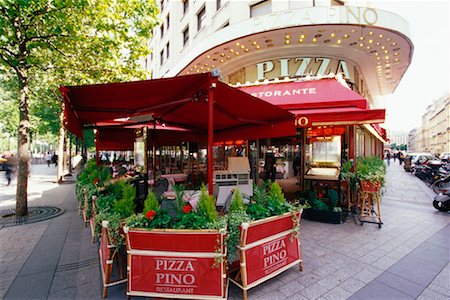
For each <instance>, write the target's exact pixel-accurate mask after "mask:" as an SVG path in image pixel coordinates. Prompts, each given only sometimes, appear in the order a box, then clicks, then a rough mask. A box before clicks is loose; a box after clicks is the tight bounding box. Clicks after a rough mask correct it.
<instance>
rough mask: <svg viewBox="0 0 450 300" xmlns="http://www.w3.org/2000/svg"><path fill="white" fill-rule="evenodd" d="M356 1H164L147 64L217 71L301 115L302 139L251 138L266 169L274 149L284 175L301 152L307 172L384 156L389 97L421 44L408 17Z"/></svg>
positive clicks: (175, 71)
mask: <svg viewBox="0 0 450 300" xmlns="http://www.w3.org/2000/svg"><path fill="white" fill-rule="evenodd" d="M354 4H355V5H353V4H352V2H351V1H219V0H217V1H189V0H185V1H161V2H160V8H161V12H160V15H159V17H160V20H161V25H160V26H159V27H158V28H155V29H154V36H153V38H152V40H151V41H150V46H151V48H152V50H153V54H152V55H151V56H150V57H148V58H147V60H146V61H145V63H146V66H147V68H148V70H149V71H151V74H152V75H151V76H152V78H162V77H172V76H180V75H188V74H197V73H207V72H213V74H216V75H219V76H220V79H221V81H222V82H225V83H227V84H229V85H232V86H234V87H237V88H239V89H241V90H243V91H246V92H248V93H250V94H252V95H253V96H255V97H258V98H261V99H263V100H265V101H268V102H270V103H271V104H275V105H277V106H279V107H282V108H284V109H287V110H289V111H290V112H291V113H293V114H294V115H295V116H296V119H295V126H296V128H297V134H296V136H286V138H279V139H265V140H253V141H248V145H249V149H250V150H249V151H250V153H249V154H250V155H252V149H253V150H254V151H253V152H254V153H253V155H254V156H257V158H258V159H259V160H260V162H259V163H258V162H257V165H259V166H260V169H259V171H261V170H262V166H263V165H264V160H265V159H266V154H267V153H272V154H274V155H275V157H276V161H277V178H286V177H289V176H293V173H294V168H293V166H292V165H293V164H294V163H295V155H296V153H303V154H302V158H301V161H302V163H301V164H300V165H301V166H300V176H303V175H306V176H308V175H307V173H308V172H310V169H311V168H314V167H331V168H332V169H333V168H338V167H339V166H341V164H342V162H343V161H348V160H352V159H356V157H360V156H369V155H379V156H382V155H383V143H386V142H387V136H386V131H385V129H384V128H383V127H382V123H384V120H385V116H386V112H385V109H384V108H385V103H384V99H383V96H385V95H388V94H391V93H393V92H394V91H395V89H396V87H397V86H398V84H399V82H400V80H401V79H402V77H403V75H404V74H405V72H406V70H407V69H408V67H409V65H410V63H411V59H412V55H413V49H414V46H413V43H412V41H411V34H410V30H409V24H408V23H407V22H406V20H404V19H403V18H402V17H401V16H399V15H397V14H394V13H392V12H388V11H384V10H380V9H377V8H374V7H371V6H369V5H366V3H365V2H364V1H357V2H354ZM236 109H239V108H238V107H236ZM278 167H279V168H278ZM256 171H257V172H258V169H257V170H256ZM320 171H324V172H325V173H327V174H331V173H333V172H334V171H333V170H328V171H326V170H323V169H322V170H320ZM329 172H331V173H329ZM280 173H281V174H280ZM312 173H314V171H313V170H311V174H312ZM333 176H334V175H333ZM300 181H302V180H300Z"/></svg>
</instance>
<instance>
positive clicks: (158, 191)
mask: <svg viewBox="0 0 450 300" xmlns="http://www.w3.org/2000/svg"><path fill="white" fill-rule="evenodd" d="M168 189H169V181H168V180H167V179H166V178H159V179H156V181H155V184H154V185H153V189H152V191H153V193H154V194H155V196H156V199H158V200H161V198H162V195H163V194H164V192H167V190H168Z"/></svg>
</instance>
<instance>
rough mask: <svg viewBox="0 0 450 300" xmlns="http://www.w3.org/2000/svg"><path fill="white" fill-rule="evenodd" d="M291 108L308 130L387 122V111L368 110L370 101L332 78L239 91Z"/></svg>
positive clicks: (259, 86) (261, 86)
mask: <svg viewBox="0 0 450 300" xmlns="http://www.w3.org/2000/svg"><path fill="white" fill-rule="evenodd" d="M239 89H240V90H242V91H245V92H246V93H249V94H251V95H253V96H256V97H259V98H261V99H263V100H265V101H267V102H269V103H271V104H274V105H277V106H278V107H281V108H284V109H288V110H289V111H290V112H292V113H293V114H295V115H296V117H297V119H298V118H302V117H305V118H307V119H304V120H302V122H303V124H305V125H306V127H309V126H317V125H355V124H373V123H384V120H385V110H384V109H369V105H368V101H367V99H365V98H364V97H363V96H361V95H360V94H358V93H356V92H354V91H352V90H350V89H349V88H347V87H345V86H343V85H342V84H341V83H339V82H338V81H336V80H335V79H333V78H324V79H320V80H312V81H291V82H281V83H270V84H260V85H255V86H249V87H241V88H239Z"/></svg>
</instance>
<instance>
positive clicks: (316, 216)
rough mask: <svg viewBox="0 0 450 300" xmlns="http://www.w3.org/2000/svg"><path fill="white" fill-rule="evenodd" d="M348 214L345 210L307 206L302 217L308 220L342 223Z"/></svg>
mask: <svg viewBox="0 0 450 300" xmlns="http://www.w3.org/2000/svg"><path fill="white" fill-rule="evenodd" d="M346 216H347V214H346V213H344V212H333V211H326V210H317V209H312V208H307V209H305V210H303V214H302V217H303V218H304V219H306V220H310V221H317V222H323V223H331V224H342V223H344V222H345V219H346Z"/></svg>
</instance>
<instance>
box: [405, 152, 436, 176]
mask: <svg viewBox="0 0 450 300" xmlns="http://www.w3.org/2000/svg"><path fill="white" fill-rule="evenodd" d="M430 159H431V160H439V159H438V158H437V157H435V156H434V155H433V154H431V153H428V152H417V153H408V154H406V157H405V162H404V164H403V168H404V169H405V171H407V172H411V171H412V170H414V168H415V166H416V165H417V164H423V163H425V162H427V161H428V160H430Z"/></svg>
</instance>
